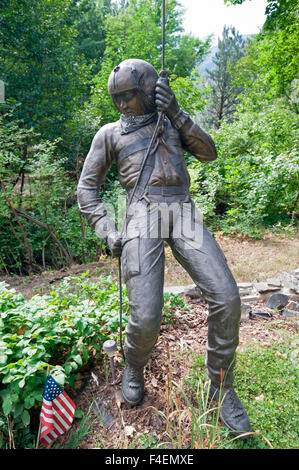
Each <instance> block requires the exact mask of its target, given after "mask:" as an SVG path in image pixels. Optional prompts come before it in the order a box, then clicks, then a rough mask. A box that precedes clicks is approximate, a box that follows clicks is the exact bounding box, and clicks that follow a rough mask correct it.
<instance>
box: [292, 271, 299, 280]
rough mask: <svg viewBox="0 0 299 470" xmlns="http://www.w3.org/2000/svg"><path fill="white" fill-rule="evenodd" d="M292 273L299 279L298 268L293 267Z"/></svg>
mask: <svg viewBox="0 0 299 470" xmlns="http://www.w3.org/2000/svg"><path fill="white" fill-rule="evenodd" d="M292 275H293V276H295V278H296V279H298V280H299V268H297V269H295V271H293V272H292Z"/></svg>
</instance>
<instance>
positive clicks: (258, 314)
mask: <svg viewBox="0 0 299 470" xmlns="http://www.w3.org/2000/svg"><path fill="white" fill-rule="evenodd" d="M272 316H273V315H272V313H268V312H261V311H260V310H256V311H255V312H250V318H254V317H262V318H265V319H267V320H268V319H269V318H272Z"/></svg>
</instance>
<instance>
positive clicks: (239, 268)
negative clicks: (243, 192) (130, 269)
mask: <svg viewBox="0 0 299 470" xmlns="http://www.w3.org/2000/svg"><path fill="white" fill-rule="evenodd" d="M215 238H216V240H217V242H218V243H219V245H220V247H221V248H222V250H223V252H224V254H225V256H226V258H227V261H228V265H229V267H230V269H231V271H232V273H233V275H234V277H235V279H236V280H237V282H251V281H253V280H254V279H258V280H259V281H264V280H266V279H267V278H271V277H275V276H277V275H278V274H280V273H281V272H283V271H286V272H292V271H293V270H294V269H296V268H298V266H299V231H298V232H297V235H296V237H295V239H290V238H286V237H279V236H274V235H270V234H269V235H267V236H266V237H265V238H264V239H262V240H247V239H241V238H236V237H228V236H223V235H221V234H215ZM165 253H166V264H165V282H164V283H165V286H182V285H190V284H192V279H191V278H190V277H189V275H188V274H187V273H186V271H185V270H184V269H183V268H182V267H181V266H180V265H179V264H178V262H177V261H176V260H175V259H174V257H173V255H172V253H171V250H170V248H169V247H166V249H165ZM87 270H88V271H89V278H91V279H93V278H95V279H96V278H98V277H102V276H104V277H105V276H107V275H108V274H112V275H113V276H115V277H116V276H117V270H118V266H117V261H116V260H111V259H110V258H101V259H100V260H99V261H98V262H94V263H89V264H85V265H73V266H71V267H70V268H63V269H61V270H60V271H44V272H43V273H41V274H35V275H30V276H13V277H12V276H6V275H2V276H1V275H0V281H6V282H7V283H8V284H9V285H10V286H11V287H13V288H15V289H16V290H17V292H22V294H23V295H24V297H25V298H26V299H29V298H31V297H32V296H33V295H36V294H45V293H47V292H49V290H51V288H53V287H54V286H55V284H56V283H57V282H59V281H61V280H62V279H63V278H64V277H67V276H80V275H81V274H83V273H85V272H86V271H87Z"/></svg>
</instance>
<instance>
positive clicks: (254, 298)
mask: <svg viewBox="0 0 299 470" xmlns="http://www.w3.org/2000/svg"><path fill="white" fill-rule="evenodd" d="M258 300H260V298H259V296H258V295H247V296H244V297H242V302H257V301H258Z"/></svg>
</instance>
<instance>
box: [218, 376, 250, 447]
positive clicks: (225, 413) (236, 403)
mask: <svg viewBox="0 0 299 470" xmlns="http://www.w3.org/2000/svg"><path fill="white" fill-rule="evenodd" d="M209 395H210V398H211V399H212V400H215V401H216V402H217V403H219V404H220V413H219V415H220V419H221V421H222V422H223V424H224V425H225V426H226V427H227V428H228V429H229V430H230V431H231V433H232V434H234V435H235V436H240V435H241V434H244V433H249V432H251V425H250V422H249V418H248V415H247V412H246V410H245V408H244V406H243V405H242V403H241V402H240V400H239V397H238V395H237V394H236V392H235V390H234V388H233V386H230V387H227V388H226V387H224V388H223V389H221V398H220V389H219V387H218V386H217V385H214V384H213V383H211V386H210V391H209ZM248 437H249V435H248V436H243V437H242V438H243V439H247V438H248Z"/></svg>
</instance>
